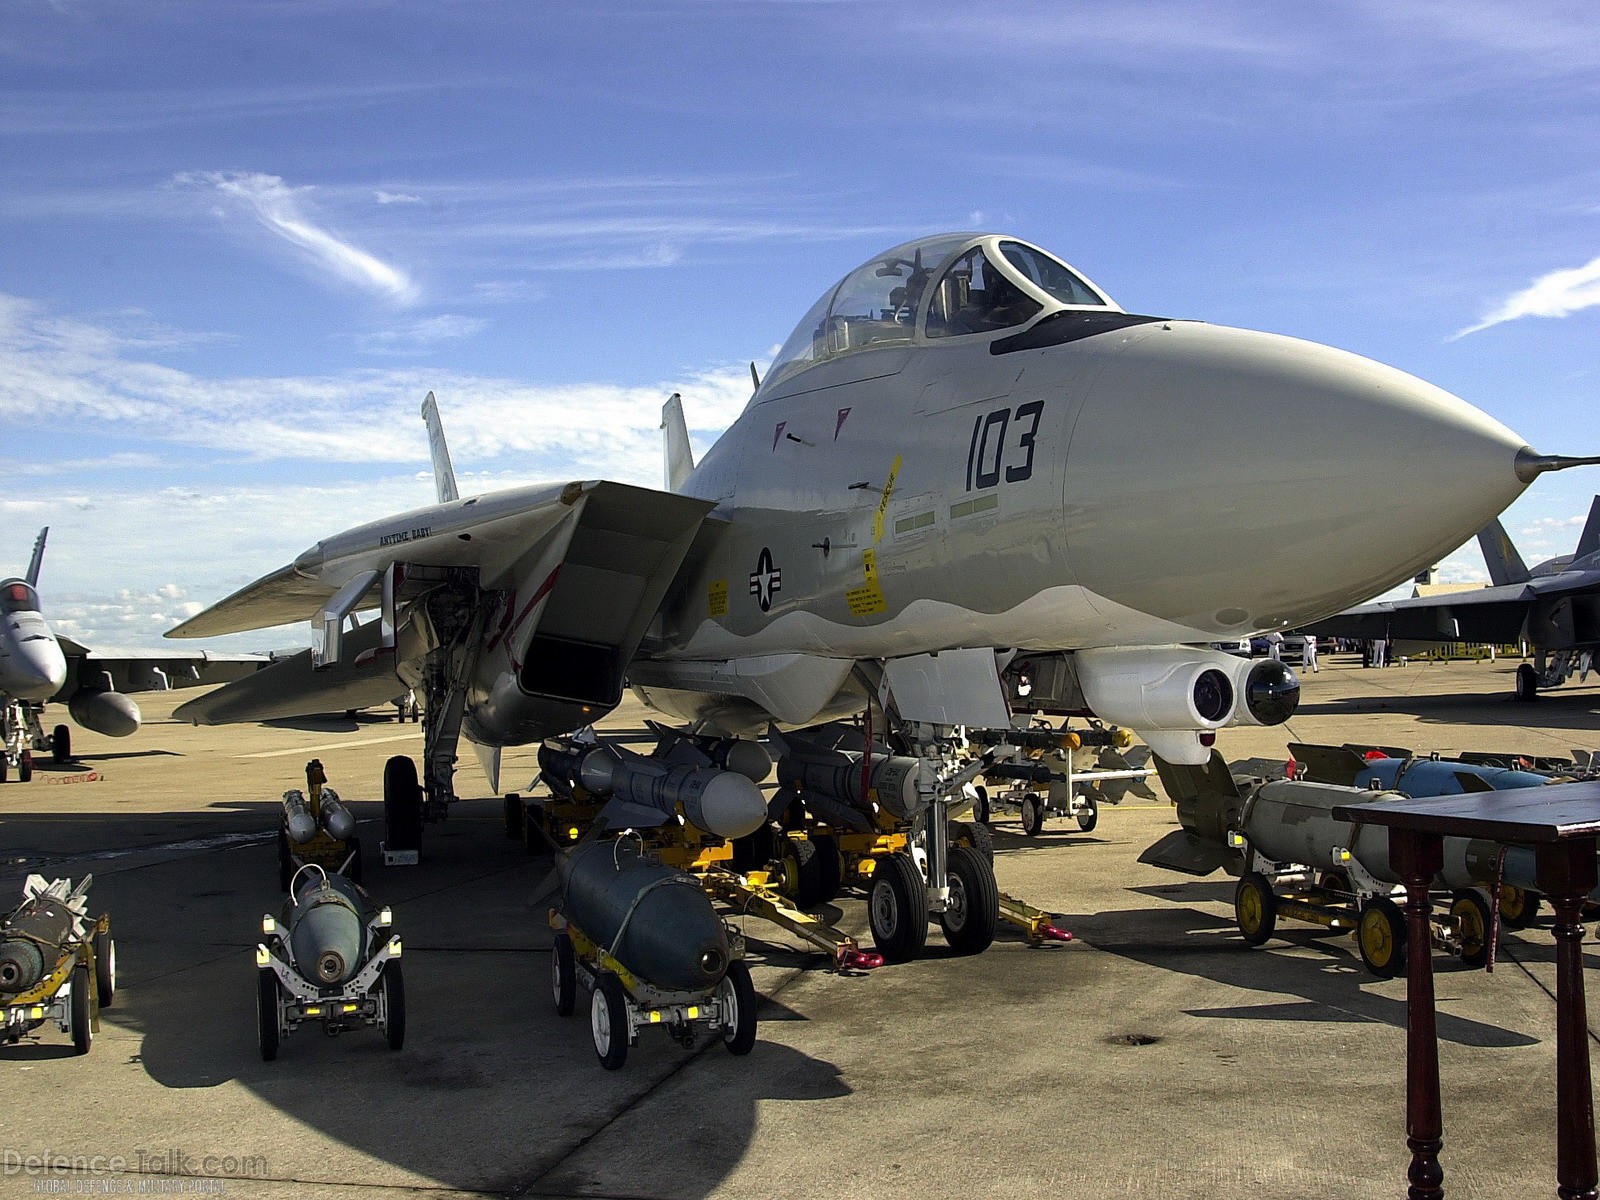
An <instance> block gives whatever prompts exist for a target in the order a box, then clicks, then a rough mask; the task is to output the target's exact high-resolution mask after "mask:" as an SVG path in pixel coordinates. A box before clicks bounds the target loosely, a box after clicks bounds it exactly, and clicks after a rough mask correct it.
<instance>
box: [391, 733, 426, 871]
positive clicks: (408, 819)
mask: <svg viewBox="0 0 1600 1200" xmlns="http://www.w3.org/2000/svg"><path fill="white" fill-rule="evenodd" d="M383 821H384V826H385V839H384V846H385V847H386V848H387V849H389V850H421V849H422V785H421V784H419V783H418V782H417V764H416V763H415V762H414V761H413V760H412V759H410V758H409V757H407V756H406V755H404V754H396V755H395V756H394V757H393V758H391V759H390V760H389V761H388V762H386V763H385V764H384V765H383Z"/></svg>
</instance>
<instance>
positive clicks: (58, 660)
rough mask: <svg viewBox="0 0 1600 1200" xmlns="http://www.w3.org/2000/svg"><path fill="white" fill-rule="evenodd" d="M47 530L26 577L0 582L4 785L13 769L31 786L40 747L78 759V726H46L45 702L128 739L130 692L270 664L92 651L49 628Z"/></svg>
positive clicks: (134, 724) (255, 659)
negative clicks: (44, 596)
mask: <svg viewBox="0 0 1600 1200" xmlns="http://www.w3.org/2000/svg"><path fill="white" fill-rule="evenodd" d="M49 534H50V530H49V528H48V527H46V528H44V529H41V530H40V531H39V537H38V540H37V541H35V542H34V544H33V558H32V560H31V561H30V562H29V564H28V573H27V575H26V577H24V578H21V579H18V578H11V579H0V705H3V709H0V733H3V735H4V739H5V747H4V752H3V754H0V783H3V782H5V780H6V779H8V778H9V777H10V774H11V772H12V770H15V771H16V772H17V778H18V779H20V780H21V781H22V782H24V783H26V782H27V781H28V780H30V779H32V778H33V755H34V752H35V751H39V752H47V753H49V754H50V755H51V756H52V758H53V759H54V760H55V761H56V762H58V763H64V762H70V761H71V759H72V729H71V727H70V726H67V725H57V726H56V727H55V729H54V730H52V731H51V732H50V733H46V732H45V731H44V725H43V723H42V721H41V719H40V718H41V717H42V715H43V713H44V706H45V702H46V701H48V700H56V701H61V702H64V703H65V704H66V706H67V711H68V712H69V713H70V714H71V715H72V719H73V720H74V721H76V722H77V723H78V724H79V725H82V726H83V727H84V728H85V729H92V730H93V731H94V732H96V733H103V734H106V735H107V736H109V737H127V736H128V735H129V734H131V733H133V732H134V731H135V730H137V729H138V728H139V719H140V717H139V706H138V705H137V704H135V703H134V702H133V701H132V700H131V699H129V698H128V696H127V695H125V694H124V693H126V692H143V691H150V690H152V689H166V688H170V687H174V686H182V685H183V684H184V683H186V682H187V683H220V682H222V681H223V680H227V679H236V678H238V677H239V675H240V674H242V673H243V672H246V671H253V670H255V669H256V668H257V667H260V666H262V665H263V664H265V663H266V661H267V659H266V658H265V656H263V655H259V654H214V653H211V652H209V651H205V650H189V651H183V650H174V651H168V652H166V653H163V654H151V653H148V652H146V651H139V650H91V649H89V648H88V647H87V646H84V645H82V644H80V643H78V642H75V641H73V640H72V639H71V638H68V637H63V636H62V635H60V634H58V633H56V632H55V631H54V630H52V629H51V628H50V625H49V623H48V622H47V621H46V620H45V619H44V615H43V614H42V613H41V612H40V610H39V592H38V590H37V589H38V584H39V568H40V567H41V566H42V565H43V563H44V547H45V539H46V538H47V537H48V536H49Z"/></svg>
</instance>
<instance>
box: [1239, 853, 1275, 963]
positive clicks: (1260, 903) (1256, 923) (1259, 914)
mask: <svg viewBox="0 0 1600 1200" xmlns="http://www.w3.org/2000/svg"><path fill="white" fill-rule="evenodd" d="M1233 919H1234V921H1235V922H1236V923H1237V924H1238V926H1239V932H1240V934H1242V935H1243V937H1244V940H1245V941H1247V942H1249V943H1250V944H1251V945H1252V946H1259V945H1261V944H1262V943H1263V942H1265V941H1266V940H1267V939H1268V938H1270V937H1271V936H1272V935H1273V933H1274V931H1276V930H1277V928H1278V895H1277V893H1276V892H1274V891H1273V890H1272V882H1271V881H1270V880H1269V879H1268V878H1267V877H1266V876H1265V875H1263V874H1261V872H1260V871H1249V872H1246V874H1245V875H1244V876H1243V877H1242V878H1241V879H1240V880H1239V885H1238V886H1237V887H1235V888H1234V889H1233Z"/></svg>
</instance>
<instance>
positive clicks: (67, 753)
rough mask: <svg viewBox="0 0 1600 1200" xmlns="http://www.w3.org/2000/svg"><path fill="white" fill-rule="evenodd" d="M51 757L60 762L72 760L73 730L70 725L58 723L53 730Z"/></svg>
mask: <svg viewBox="0 0 1600 1200" xmlns="http://www.w3.org/2000/svg"><path fill="white" fill-rule="evenodd" d="M50 758H51V760H52V761H54V762H58V763H69V762H71V761H72V730H71V728H70V727H69V726H66V725H57V726H56V727H55V729H54V730H53V731H52V732H51V734H50Z"/></svg>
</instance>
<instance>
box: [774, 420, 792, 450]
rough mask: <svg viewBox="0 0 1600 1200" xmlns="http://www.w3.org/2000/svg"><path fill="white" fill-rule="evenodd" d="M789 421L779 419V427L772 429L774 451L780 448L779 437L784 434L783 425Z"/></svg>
mask: <svg viewBox="0 0 1600 1200" xmlns="http://www.w3.org/2000/svg"><path fill="white" fill-rule="evenodd" d="M788 423H789V422H787V421H779V422H778V427H777V428H776V429H774V430H773V431H772V448H773V450H774V451H776V450H777V448H778V439H779V438H781V437H782V436H783V427H784V426H785V425H787V424H788Z"/></svg>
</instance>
